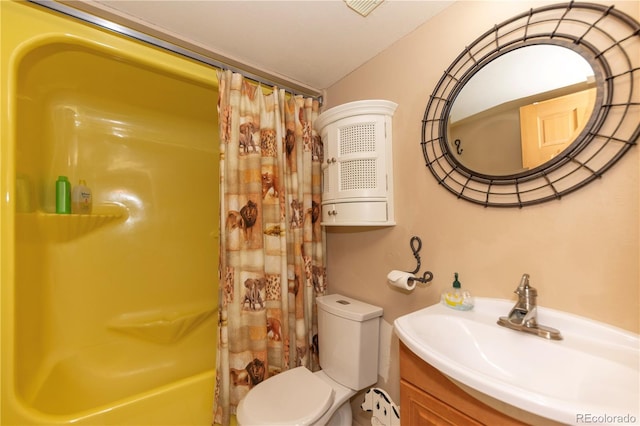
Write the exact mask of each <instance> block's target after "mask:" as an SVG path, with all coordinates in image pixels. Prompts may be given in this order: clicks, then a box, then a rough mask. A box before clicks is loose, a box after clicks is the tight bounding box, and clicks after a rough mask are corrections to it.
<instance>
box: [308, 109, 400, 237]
mask: <svg viewBox="0 0 640 426" xmlns="http://www.w3.org/2000/svg"><path fill="white" fill-rule="evenodd" d="M396 107H397V104H395V103H393V102H391V101H385V100H367V101H356V102H350V103H348V104H344V105H340V106H337V107H334V108H331V109H329V110H327V111H325V112H324V113H322V114H321V115H320V116H319V117H318V119H317V120H316V123H315V125H316V130H317V131H318V133H319V134H320V136H321V138H322V141H323V162H322V222H321V224H322V225H324V226H390V225H395V215H394V206H393V156H392V133H393V132H392V117H393V113H394V112H395V109H396Z"/></svg>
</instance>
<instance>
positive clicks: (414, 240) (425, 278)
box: [409, 236, 433, 284]
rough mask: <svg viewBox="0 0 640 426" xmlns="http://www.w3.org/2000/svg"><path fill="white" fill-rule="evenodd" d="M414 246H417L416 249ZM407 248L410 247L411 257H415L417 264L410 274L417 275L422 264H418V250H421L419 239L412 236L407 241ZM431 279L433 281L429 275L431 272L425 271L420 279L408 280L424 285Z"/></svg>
mask: <svg viewBox="0 0 640 426" xmlns="http://www.w3.org/2000/svg"><path fill="white" fill-rule="evenodd" d="M416 244H417V247H416ZM409 246H410V247H411V251H412V252H413V257H415V258H416V261H417V262H418V265H417V266H416V269H414V270H413V271H411V273H412V274H417V273H418V271H420V266H421V264H422V262H420V254H419V253H420V250H421V249H422V240H421V239H420V237H416V236H413V237H411V240H410V241H409ZM432 279H433V274H432V273H431V271H425V273H424V274H422V277H416V278H410V280H412V281H419V282H421V283H425V284H426V283H428V282H430V281H431V280H432Z"/></svg>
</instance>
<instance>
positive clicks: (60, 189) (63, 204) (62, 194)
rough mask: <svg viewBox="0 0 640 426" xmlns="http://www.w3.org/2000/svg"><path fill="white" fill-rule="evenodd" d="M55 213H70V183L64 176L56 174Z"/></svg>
mask: <svg viewBox="0 0 640 426" xmlns="http://www.w3.org/2000/svg"><path fill="white" fill-rule="evenodd" d="M56 213H58V214H70V213H71V183H70V182H69V179H68V178H67V177H66V176H58V180H57V181H56Z"/></svg>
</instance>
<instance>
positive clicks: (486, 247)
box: [325, 1, 640, 393]
mask: <svg viewBox="0 0 640 426" xmlns="http://www.w3.org/2000/svg"><path fill="white" fill-rule="evenodd" d="M547 3H551V2H547ZM610 3H614V4H615V6H616V8H617V9H620V10H623V11H625V12H626V13H628V14H630V15H631V16H633V17H634V18H635V19H639V17H640V3H638V2H635V1H623V2H620V1H619V2H607V4H610ZM542 4H545V3H542V2H529V1H518V2H514V1H511V2H504V1H501V2H489V1H459V2H457V3H454V4H453V5H452V6H451V7H449V8H448V9H446V10H444V11H443V12H442V13H441V14H439V15H438V16H436V17H435V18H434V19H433V20H431V21H429V22H428V23H427V24H425V25H423V26H422V27H420V28H418V29H417V30H416V31H414V32H413V33H411V34H410V35H409V36H407V37H405V38H404V39H402V40H400V41H399V42H397V43H396V44H394V45H393V46H391V47H390V48H389V49H387V50H386V51H384V52H382V53H381V54H379V55H378V56H377V57H375V58H374V59H373V60H371V61H370V62H368V63H367V64H365V65H364V66H362V67H361V68H359V69H357V70H356V71H354V72H353V73H351V74H350V75H348V76H347V77H345V78H344V79H342V80H341V81H339V82H338V83H336V84H335V85H333V86H331V87H330V88H329V89H328V90H327V92H326V98H325V99H326V102H325V108H330V107H332V106H336V105H339V104H342V103H345V102H350V101H355V100H361V99H388V100H391V101H394V102H397V103H398V105H399V106H398V108H397V110H396V113H395V115H394V119H393V125H394V128H393V144H394V145H393V155H394V161H393V164H394V168H395V173H394V179H395V210H396V220H397V225H396V226H394V227H388V228H377V229H375V228H366V227H363V228H337V227H336V228H331V227H329V228H327V262H328V280H329V291H330V292H331V293H341V294H344V295H347V296H351V297H355V298H359V299H361V300H364V301H367V302H369V303H373V304H377V305H379V306H382V307H383V308H384V311H385V314H384V319H385V321H386V322H387V323H389V324H392V323H393V320H395V319H396V318H397V317H398V316H401V315H403V314H406V313H409V312H411V311H414V310H417V309H420V308H423V307H426V306H428V305H431V304H433V303H436V302H437V301H438V300H439V297H440V293H441V292H442V290H443V289H445V288H446V287H449V286H450V285H451V282H452V281H453V273H454V272H459V274H460V281H461V282H462V284H463V286H464V287H466V288H467V289H468V290H470V291H471V292H472V293H473V294H474V295H476V296H485V297H498V298H506V299H513V300H515V295H514V294H513V293H512V292H513V290H514V289H515V288H516V286H517V284H518V282H519V279H520V277H521V275H522V274H523V273H525V272H527V273H529V274H530V275H531V283H532V285H533V286H534V287H536V288H537V289H538V303H539V304H540V305H541V306H545V307H551V308H555V309H560V310H563V311H568V312H572V313H575V314H578V315H583V316H586V317H589V318H592V319H595V320H598V321H603V322H606V323H609V324H612V325H615V326H618V327H622V328H625V329H627V330H632V331H634V332H638V331H639V328H640V315H639V304H640V301H639V297H640V296H639V283H640V276H639V275H640V274H639V272H640V271H639V269H640V268H639V260H640V254H639V240H640V238H639V222H640V219H639V217H640V216H639V211H638V195H639V174H638V169H639V167H638V166H639V165H640V152H639V149H638V148H637V147H634V148H633V149H631V150H630V151H629V153H627V155H626V156H625V157H624V158H622V160H621V161H620V162H618V163H617V164H616V165H615V167H613V168H612V169H611V170H609V171H608V172H607V173H606V174H605V176H604V177H603V178H602V179H600V180H596V181H595V182H592V183H590V184H589V185H588V186H586V187H585V188H583V189H581V190H580V191H578V192H575V193H572V194H569V195H567V196H565V197H564V198H563V199H561V200H559V201H553V202H549V203H545V204H541V205H537V206H531V207H526V208H523V209H497V208H484V207H481V206H476V205H474V204H471V203H469V202H466V201H463V200H459V199H457V198H456V197H455V196H454V195H453V194H451V193H449V192H448V191H447V190H445V189H444V188H442V187H440V186H439V185H438V183H437V182H436V180H435V178H434V177H433V176H432V175H431V173H430V172H429V170H428V169H427V167H425V162H424V160H423V156H422V151H421V148H420V141H421V120H422V116H423V114H424V111H425V107H426V105H427V102H428V99H429V95H430V94H431V92H432V90H433V89H434V87H435V85H436V84H437V82H438V80H439V78H440V77H441V76H442V74H443V72H444V70H445V69H446V68H447V67H448V66H449V64H450V63H451V62H452V61H453V60H454V59H455V58H456V57H457V55H458V54H459V53H460V52H461V51H462V50H463V49H464V47H465V44H469V43H471V42H472V41H473V40H475V39H476V38H477V37H478V36H480V35H481V34H483V33H484V32H485V31H487V30H488V29H490V28H491V27H493V25H494V24H497V23H500V22H502V21H504V20H506V19H508V18H510V17H512V16H515V15H517V14H519V13H521V12H524V11H526V10H528V9H529V8H531V7H534V8H535V7H539V6H541V5H542ZM413 235H417V236H419V237H420V238H421V239H422V241H423V248H422V251H421V253H420V254H421V256H422V259H423V261H422V263H423V268H427V269H429V270H431V271H432V272H433V274H434V277H435V278H434V280H433V283H432V284H431V285H430V286H429V287H426V288H425V287H418V288H416V290H415V291H413V292H412V293H410V294H406V293H403V292H401V291H398V290H396V289H393V288H391V287H390V286H388V285H387V283H386V275H387V273H388V272H389V271H390V270H392V269H404V270H411V269H413V268H414V267H415V260H414V258H413V256H412V254H411V250H410V248H409V239H410V238H411V236H413ZM391 341H392V343H389V342H386V343H385V345H387V347H386V348H383V350H382V352H383V353H385V352H387V351H390V353H391V369H392V370H393V368H394V366H393V365H394V363H395V364H397V361H395V362H394V359H393V358H394V356H395V355H394V354H395V353H396V350H397V339H392V340H391ZM389 346H390V347H389ZM395 374H397V372H392V373H391V376H390V377H389V381H390V382H391V383H393V385H391V387H392V388H394V387H395V386H397V385H396V383H397V377H396V378H395V380H394V377H393V376H394V375H395ZM392 390H393V389H392ZM393 393H395V392H393Z"/></svg>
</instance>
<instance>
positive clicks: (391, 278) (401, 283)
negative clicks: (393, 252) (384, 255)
mask: <svg viewBox="0 0 640 426" xmlns="http://www.w3.org/2000/svg"><path fill="white" fill-rule="evenodd" d="M415 277H416V276H415V275H413V274H412V273H410V272H405V271H395V270H394V271H391V272H389V274H387V282H388V283H389V285H392V286H394V287H398V288H401V289H403V290H409V291H411V290H413V289H414V288H415V287H416V281H415V280H413V279H412V278H415Z"/></svg>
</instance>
